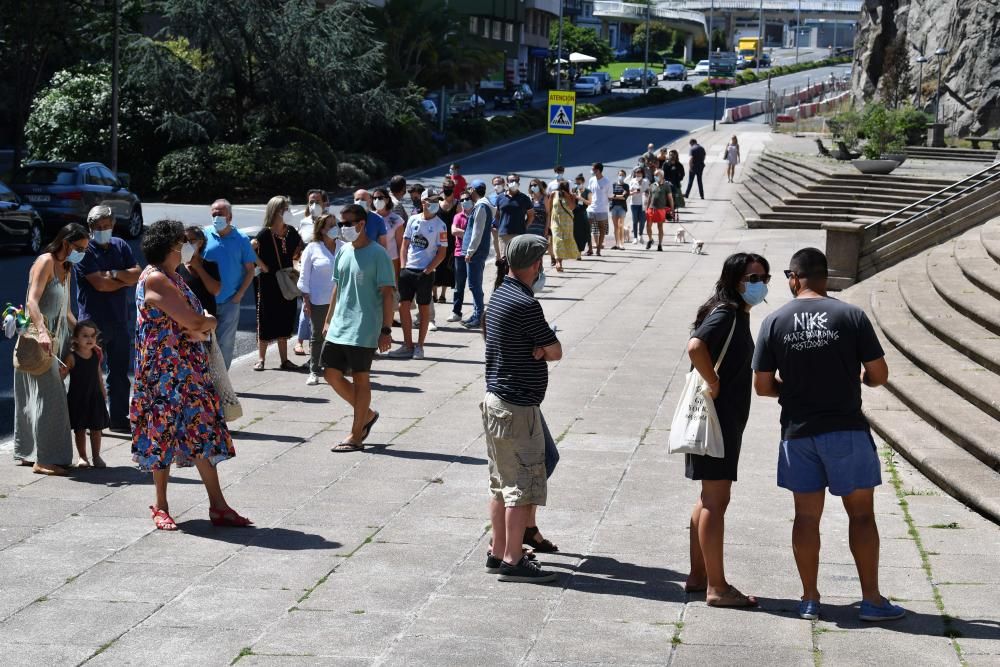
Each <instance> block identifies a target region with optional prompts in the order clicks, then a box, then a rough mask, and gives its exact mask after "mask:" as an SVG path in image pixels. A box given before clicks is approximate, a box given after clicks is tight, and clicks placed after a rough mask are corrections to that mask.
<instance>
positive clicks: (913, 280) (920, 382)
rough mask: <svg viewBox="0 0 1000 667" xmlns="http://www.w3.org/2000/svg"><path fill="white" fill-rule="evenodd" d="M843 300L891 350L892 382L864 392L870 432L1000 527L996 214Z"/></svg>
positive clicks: (999, 242)
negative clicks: (860, 311)
mask: <svg viewBox="0 0 1000 667" xmlns="http://www.w3.org/2000/svg"><path fill="white" fill-rule="evenodd" d="M839 298H841V299H843V300H845V301H848V302H851V303H854V304H856V305H858V306H860V307H862V308H864V309H865V311H867V313H868V315H869V317H870V318H871V320H872V323H873V325H874V326H875V327H876V331H877V333H878V335H879V339H880V340H881V341H882V345H883V346H884V347H885V352H886V360H887V362H888V364H889V383H888V385H887V387H886V388H880V389H874V390H869V389H867V388H865V390H864V403H865V413H866V414H867V416H868V418H869V420H870V421H871V423H872V427H873V428H874V429H875V431H876V432H878V433H879V434H880V435H881V436H882V437H883V438H884V439H885V440H886V441H888V442H889V443H890V444H891V445H892V446H893V447H894V448H895V449H896V450H897V451H899V452H900V453H902V454H903V456H905V457H906V458H907V459H908V460H909V461H911V462H912V463H913V464H914V465H916V466H917V467H918V468H920V470H921V471H922V472H923V473H924V474H926V475H927V476H928V477H929V478H930V479H932V480H933V481H934V482H935V483H937V484H938V485H939V486H940V487H941V488H943V489H944V490H946V491H947V492H948V493H950V494H951V495H953V496H954V497H956V498H957V499H959V500H961V501H962V502H964V503H965V504H967V505H968V506H969V507H972V508H973V509H975V510H976V511H978V512H980V513H981V514H983V515H984V516H986V517H988V518H990V519H992V520H993V521H995V522H998V523H1000V217H995V218H993V219H991V220H990V221H988V222H987V223H985V224H982V225H980V226H978V227H974V228H972V229H970V230H968V231H966V232H964V233H963V234H962V235H961V236H959V237H957V238H953V239H950V240H948V241H945V242H944V243H941V244H940V245H937V246H935V247H933V248H931V249H929V250H925V251H923V252H921V253H920V254H917V255H916V256H913V257H910V258H909V259H906V260H903V261H902V262H900V263H897V264H895V265H894V266H892V267H891V268H889V269H886V270H884V271H882V272H880V273H878V274H876V275H874V276H872V277H870V278H868V279H867V280H864V281H862V282H860V283H858V284H857V285H854V286H853V287H851V288H850V289H848V290H846V291H844V292H842V293H841V294H840V295H839ZM886 389H887V390H886Z"/></svg>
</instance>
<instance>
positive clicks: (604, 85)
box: [588, 72, 611, 93]
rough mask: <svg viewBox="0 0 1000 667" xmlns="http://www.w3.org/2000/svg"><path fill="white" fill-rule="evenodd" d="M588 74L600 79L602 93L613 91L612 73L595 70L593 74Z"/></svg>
mask: <svg viewBox="0 0 1000 667" xmlns="http://www.w3.org/2000/svg"><path fill="white" fill-rule="evenodd" d="M588 76H592V77H594V78H595V79H597V80H598V81H600V82H601V93H610V92H611V75H610V74H608V73H607V72H594V73H593V74H589V75H588Z"/></svg>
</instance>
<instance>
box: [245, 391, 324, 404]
mask: <svg viewBox="0 0 1000 667" xmlns="http://www.w3.org/2000/svg"><path fill="white" fill-rule="evenodd" d="M236 395H237V396H239V397H240V398H260V399H267V400H269V401H294V402H296V403H329V402H330V400H329V399H327V398H318V397H316V396H289V395H288V394H254V393H251V392H247V391H238V392H236Z"/></svg>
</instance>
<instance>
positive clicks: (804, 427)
mask: <svg viewBox="0 0 1000 667" xmlns="http://www.w3.org/2000/svg"><path fill="white" fill-rule="evenodd" d="M785 276H786V277H787V278H788V287H789V289H790V290H791V292H792V295H793V296H794V297H795V298H794V299H793V300H792V301H791V302H789V303H787V304H785V305H784V306H782V307H781V308H779V309H778V310H776V311H775V312H773V313H771V314H770V315H768V316H767V318H766V319H765V320H764V322H763V324H762V325H761V328H760V335H759V336H758V337H757V346H756V350H755V351H754V357H753V369H754V388H755V389H756V390H757V394H759V395H760V396H772V397H776V398H777V399H778V402H779V403H780V404H781V446H780V450H779V453H778V486H780V487H782V488H786V489H788V490H790V491H791V492H792V493H793V495H794V497H795V524H794V526H793V528H792V546H793V549H794V551H795V563H796V565H797V566H798V570H799V577H800V578H801V579H802V601H801V602H800V603H799V616H801V617H802V618H805V619H810V620H812V619H816V618H818V617H819V598H820V595H819V589H818V588H817V578H818V576H819V546H820V537H819V524H820V519H821V518H822V515H823V501H824V499H825V497H826V489H827V487H829V489H830V493H832V494H833V495H835V496H840V497H841V499H842V501H843V503H844V509H846V510H847V514H848V516H849V518H850V543H851V553H852V554H853V555H854V562H855V565H856V566H857V569H858V578H859V579H860V580H861V594H862V597H863V598H864V599H863V600H862V602H861V614H860V618H861V620H862V621H884V620H891V619H896V618H902V616H903V615H904V614H905V613H906V612H905V611H904V610H903V608H902V607H899V606H896V605H894V604H892V603H890V602H889V601H888V600H887V599H886V598H884V597H882V594H881V592H880V591H879V585H878V556H879V536H878V526H876V524H875V510H874V491H875V487H876V486H878V485H879V484H881V483H882V478H881V467H880V465H879V459H878V455H877V453H876V451H875V442H874V440H872V436H871V433H870V431H869V427H868V421H867V420H866V419H865V416H864V414H863V413H862V412H861V383H862V382H864V383H865V384H866V385H868V386H869V387H878V386H880V385H882V384H885V382H886V380H887V379H888V377H889V369H888V366H887V365H886V363H885V357H884V353H883V351H882V346H881V345H880V344H879V341H878V338H877V337H876V336H875V330H874V328H873V327H872V324H871V322H870V321H869V320H868V317H867V316H866V315H865V313H864V311H863V310H861V309H860V308H858V307H856V306H852V305H850V304H846V303H843V302H842V301H838V300H836V299H833V298H831V297H829V296H827V294H826V283H827V263H826V256H825V255H824V254H823V253H822V252H820V251H819V250H817V249H816V248H803V249H802V250H799V251H798V252H796V253H795V254H794V255H792V260H791V263H790V266H789V269H788V270H787V271H785Z"/></svg>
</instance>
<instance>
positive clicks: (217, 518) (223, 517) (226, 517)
mask: <svg viewBox="0 0 1000 667" xmlns="http://www.w3.org/2000/svg"><path fill="white" fill-rule="evenodd" d="M208 518H209V519H211V521H212V525H213V526H233V527H235V528H246V527H248V526H252V525H253V521H251V520H250V519H248V518H246V517H245V516H240V515H239V514H237V513H236V512H235V510H233V508H231V507H227V508H226V509H224V510H214V509H211V508H209V510H208Z"/></svg>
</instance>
